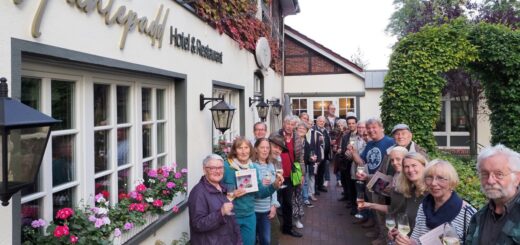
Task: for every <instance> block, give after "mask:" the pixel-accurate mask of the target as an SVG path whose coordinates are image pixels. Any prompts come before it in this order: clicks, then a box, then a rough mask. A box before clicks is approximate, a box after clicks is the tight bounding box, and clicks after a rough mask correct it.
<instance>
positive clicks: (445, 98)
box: [433, 94, 469, 149]
mask: <svg viewBox="0 0 520 245" xmlns="http://www.w3.org/2000/svg"><path fill="white" fill-rule="evenodd" d="M452 101H455V98H453V97H451V96H450V94H447V95H445V96H443V97H442V99H441V103H444V105H445V114H444V116H445V119H446V125H445V130H444V131H434V132H433V136H442V137H446V145H445V146H438V148H439V149H469V144H468V146H452V145H451V137H452V136H468V137H469V131H466V132H464V131H451V102H452ZM441 106H442V105H441Z"/></svg>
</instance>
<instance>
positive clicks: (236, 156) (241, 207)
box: [222, 137, 283, 245]
mask: <svg viewBox="0 0 520 245" xmlns="http://www.w3.org/2000/svg"><path fill="white" fill-rule="evenodd" d="M253 156H254V151H253V147H252V145H251V142H249V140H247V139H244V138H242V137H237V138H236V139H235V140H234V141H233V145H232V146H231V151H230V153H229V155H228V159H226V161H225V163H224V178H223V179H222V184H223V185H224V186H225V187H226V188H227V189H228V191H230V190H233V189H236V190H234V192H233V199H234V200H233V205H234V213H235V217H236V221H237V223H238V225H239V226H240V234H241V235H242V241H243V242H244V245H254V244H255V237H256V236H255V235H256V216H255V198H267V197H270V196H271V195H272V194H273V193H274V192H275V191H276V189H278V188H279V187H280V185H281V183H282V182H283V178H282V177H281V176H277V178H276V180H275V181H274V182H273V183H272V184H270V185H267V186H264V185H263V184H262V183H258V182H257V180H260V179H261V178H260V176H259V171H258V169H257V168H256V167H255V165H254V164H253V162H252V161H251V158H252V157H253ZM253 174H254V176H253ZM237 175H238V176H240V177H237ZM248 175H249V176H248ZM237 179H238V180H239V182H240V183H239V184H238V185H237ZM255 187H256V188H255ZM255 189H257V190H258V191H252V190H255Z"/></svg>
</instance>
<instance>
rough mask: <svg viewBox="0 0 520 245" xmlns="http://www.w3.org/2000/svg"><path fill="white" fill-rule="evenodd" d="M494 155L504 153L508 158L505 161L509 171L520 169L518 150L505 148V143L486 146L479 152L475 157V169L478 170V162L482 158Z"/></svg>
mask: <svg viewBox="0 0 520 245" xmlns="http://www.w3.org/2000/svg"><path fill="white" fill-rule="evenodd" d="M495 155H505V156H506V157H507V159H508V162H507V163H508V165H509V168H510V169H511V171H513V172H518V171H520V154H518V152H516V151H513V150H511V149H509V148H507V147H506V146H505V145H502V144H498V145H495V146H488V147H486V148H484V149H483V150H482V151H481V152H480V154H479V155H478V158H477V170H478V171H480V164H481V163H482V162H483V161H484V160H486V159H488V158H490V157H492V156H495Z"/></svg>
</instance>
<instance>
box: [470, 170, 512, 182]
mask: <svg viewBox="0 0 520 245" xmlns="http://www.w3.org/2000/svg"><path fill="white" fill-rule="evenodd" d="M511 173H513V172H509V173H504V172H501V171H496V172H485V171H481V172H479V173H478V175H479V176H480V178H481V179H486V180H487V179H489V176H493V178H494V179H496V180H503V179H504V178H505V177H506V176H508V175H510V174H511Z"/></svg>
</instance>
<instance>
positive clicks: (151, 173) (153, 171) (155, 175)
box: [148, 169, 157, 178]
mask: <svg viewBox="0 0 520 245" xmlns="http://www.w3.org/2000/svg"><path fill="white" fill-rule="evenodd" d="M148 176H149V177H152V178H156V177H157V171H156V170H155V169H151V170H150V171H148Z"/></svg>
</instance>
